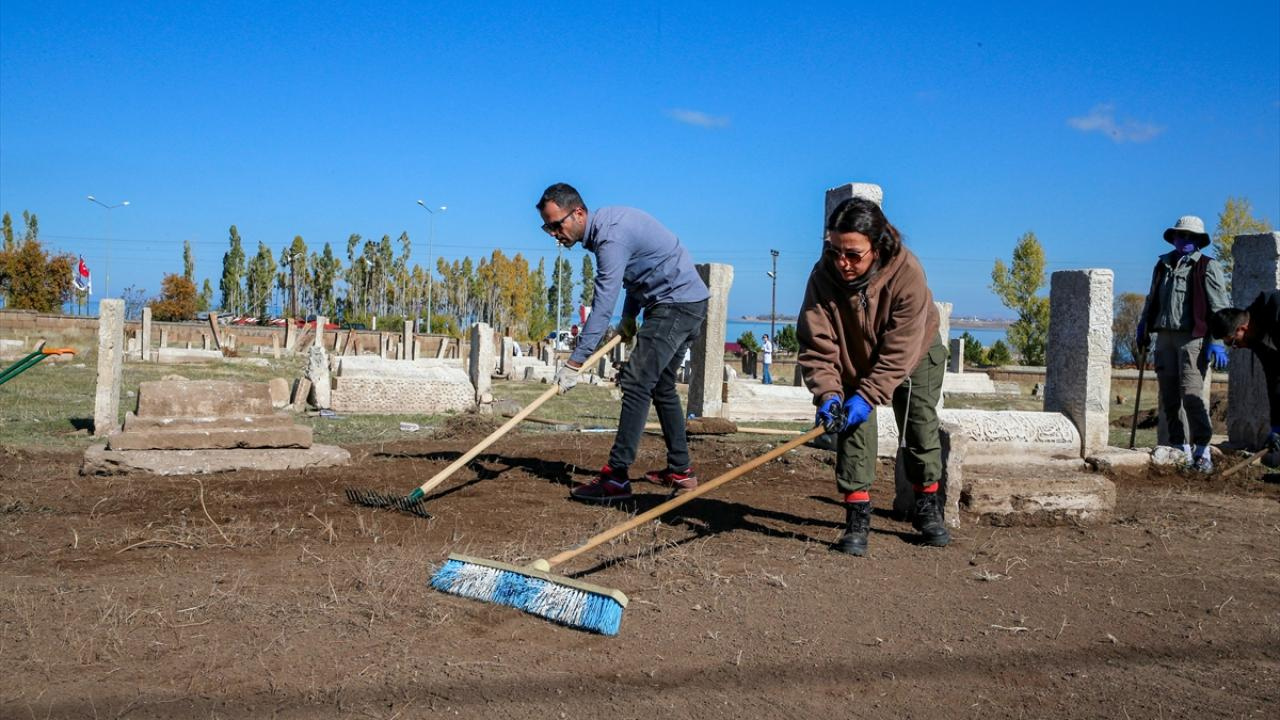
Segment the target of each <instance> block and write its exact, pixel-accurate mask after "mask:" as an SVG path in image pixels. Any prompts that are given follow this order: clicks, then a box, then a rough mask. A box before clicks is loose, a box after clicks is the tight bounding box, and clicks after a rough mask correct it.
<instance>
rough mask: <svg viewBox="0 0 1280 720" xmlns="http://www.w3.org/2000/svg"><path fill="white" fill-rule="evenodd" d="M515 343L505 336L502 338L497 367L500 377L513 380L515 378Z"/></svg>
mask: <svg viewBox="0 0 1280 720" xmlns="http://www.w3.org/2000/svg"><path fill="white" fill-rule="evenodd" d="M515 362H516V341H515V340H514V339H513V338H511V337H509V336H507V337H503V338H502V355H501V361H500V367H499V369H498V370H499V374H500V375H502V377H504V378H506V379H508V380H513V379H515V376H516V371H515Z"/></svg>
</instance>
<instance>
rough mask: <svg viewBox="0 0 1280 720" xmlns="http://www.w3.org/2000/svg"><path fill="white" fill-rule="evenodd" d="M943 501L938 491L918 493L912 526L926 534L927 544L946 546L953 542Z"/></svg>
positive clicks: (925, 541) (925, 540)
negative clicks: (948, 530) (944, 517)
mask: <svg viewBox="0 0 1280 720" xmlns="http://www.w3.org/2000/svg"><path fill="white" fill-rule="evenodd" d="M942 515H943V512H942V501H941V500H940V498H939V497H938V493H936V492H932V493H923V492H917V493H916V516H915V518H914V519H913V520H912V521H911V526H912V527H914V528H915V529H916V530H918V531H920V534H921V535H923V536H924V543H925V544H926V545H933V546H934V547H944V546H946V545H947V543H950V542H951V533H949V532H947V524H946V522H945V520H944V519H943V516H942Z"/></svg>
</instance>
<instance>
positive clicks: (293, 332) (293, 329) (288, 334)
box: [284, 318, 298, 355]
mask: <svg viewBox="0 0 1280 720" xmlns="http://www.w3.org/2000/svg"><path fill="white" fill-rule="evenodd" d="M297 349H298V326H297V324H296V323H294V321H293V318H288V319H287V321H286V322H285V326H284V351H285V352H287V353H289V354H290V355H292V354H293V352H294V351H295V350H297Z"/></svg>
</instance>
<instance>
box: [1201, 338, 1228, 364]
mask: <svg viewBox="0 0 1280 720" xmlns="http://www.w3.org/2000/svg"><path fill="white" fill-rule="evenodd" d="M1205 354H1207V355H1208V356H1209V362H1211V363H1213V369H1214V370H1226V369H1227V349H1226V348H1225V347H1223V346H1222V343H1209V345H1208V347H1206V348H1205Z"/></svg>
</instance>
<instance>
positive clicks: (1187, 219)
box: [1164, 215, 1209, 248]
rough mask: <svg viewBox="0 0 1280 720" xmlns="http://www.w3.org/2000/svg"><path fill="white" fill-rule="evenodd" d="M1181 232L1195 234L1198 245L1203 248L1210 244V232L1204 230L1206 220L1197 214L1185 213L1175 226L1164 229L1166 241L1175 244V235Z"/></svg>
mask: <svg viewBox="0 0 1280 720" xmlns="http://www.w3.org/2000/svg"><path fill="white" fill-rule="evenodd" d="M1181 233H1185V234H1187V235H1194V236H1195V238H1196V247H1198V248H1203V247H1206V246H1208V244H1209V233H1207V232H1205V231H1204V221H1203V220H1201V219H1200V218H1198V217H1196V216H1195V215H1183V216H1182V217H1180V218H1178V222H1176V223H1174V226H1173V227H1171V228H1169V229H1168V230H1165V231H1164V239H1165V242H1167V243H1169V244H1170V245H1172V244H1173V236H1174V235H1178V234H1181Z"/></svg>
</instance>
